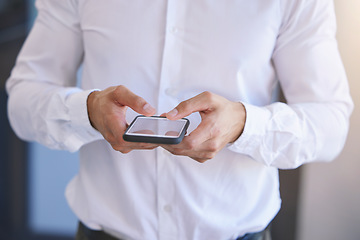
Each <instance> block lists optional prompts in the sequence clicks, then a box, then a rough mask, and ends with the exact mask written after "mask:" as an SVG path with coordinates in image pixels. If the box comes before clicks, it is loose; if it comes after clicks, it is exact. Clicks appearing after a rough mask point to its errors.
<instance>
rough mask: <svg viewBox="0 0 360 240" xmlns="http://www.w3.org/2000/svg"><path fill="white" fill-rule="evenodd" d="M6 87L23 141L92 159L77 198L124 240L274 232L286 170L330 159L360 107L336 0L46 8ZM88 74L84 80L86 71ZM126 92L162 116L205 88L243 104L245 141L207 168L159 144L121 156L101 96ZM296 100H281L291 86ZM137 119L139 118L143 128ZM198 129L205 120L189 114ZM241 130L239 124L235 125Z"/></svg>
mask: <svg viewBox="0 0 360 240" xmlns="http://www.w3.org/2000/svg"><path fill="white" fill-rule="evenodd" d="M36 6H37V9H38V17H37V19H36V21H35V25H34V27H33V29H32V30H31V32H30V34H29V36H28V38H27V40H26V42H25V44H24V46H23V48H22V50H21V52H20V54H19V57H18V59H17V62H16V65H15V67H14V70H13V71H12V74H11V76H10V78H9V80H8V82H7V91H8V94H9V103H8V104H9V118H10V121H11V124H12V126H13V128H14V130H15V132H16V133H17V134H18V135H19V136H20V137H21V138H23V139H25V140H28V141H37V142H40V143H42V144H44V145H46V146H48V147H49V148H53V149H62V150H68V151H80V154H79V156H80V169H79V173H78V174H77V176H75V177H74V179H73V180H72V181H71V182H70V183H69V185H68V187H67V190H66V197H67V200H68V202H69V205H70V206H71V208H72V209H73V211H74V212H75V214H76V215H77V216H78V218H79V219H80V220H81V221H82V222H83V223H85V224H86V225H87V226H89V227H91V228H93V229H103V230H104V231H106V232H108V233H111V234H113V235H114V236H117V237H120V238H123V239H150V240H152V239H159V240H162V239H164V240H173V239H174V240H175V239H178V240H184V239H193V240H203V239H224V240H226V239H235V238H236V237H238V236H242V235H244V234H245V233H249V232H256V231H259V230H262V229H264V228H265V227H266V226H267V224H268V223H269V222H270V221H271V220H272V219H273V217H274V216H275V215H276V214H277V212H278V210H279V208H280V205H281V199H280V194H279V180H278V169H279V168H280V169H289V168H296V167H298V166H300V165H302V164H305V163H309V162H314V161H330V160H332V159H334V158H335V157H336V156H337V155H338V154H339V152H340V151H341V149H342V147H343V145H344V142H345V139H346V135H347V131H348V124H349V123H348V120H349V115H350V114H351V111H352V108H353V105H352V100H351V97H350V95H349V88H348V84H347V79H346V74H345V71H344V68H343V65H342V62H341V59H340V56H339V52H338V48H337V43H336V39H335V32H336V20H335V14H334V9H333V3H332V1H325V0H314V1H306V0H252V1H244V0H232V1H218V0H181V1H180V0H171V1H165V0H154V1H145V0H133V1H127V0H106V1H95V0H61V1H59V0H37V2H36ZM79 69H80V70H79ZM116 85H124V86H126V87H127V88H128V89H129V90H130V91H132V92H134V93H135V94H137V95H139V96H141V97H143V98H144V99H145V100H146V101H148V102H149V103H150V104H151V105H152V106H154V107H155V108H156V109H157V111H158V113H159V114H161V113H164V112H167V111H169V110H171V109H172V108H173V107H175V106H176V105H177V104H178V103H180V102H181V101H183V100H186V99H188V98H191V97H193V96H195V95H197V94H199V93H201V92H203V91H210V92H213V93H216V94H218V95H221V96H223V97H225V98H227V99H229V100H231V101H237V102H242V103H243V104H244V106H245V108H246V123H245V128H244V131H243V133H242V135H241V136H240V137H239V138H238V139H237V140H236V141H235V142H234V143H232V144H228V145H227V146H226V147H225V148H224V149H222V150H221V151H220V152H219V153H218V154H217V155H216V156H215V158H213V159H211V160H209V161H207V162H206V163H203V164H200V163H198V162H196V161H194V160H192V159H190V158H188V157H185V156H174V155H171V154H170V153H168V152H167V151H165V150H164V149H162V148H160V147H158V148H156V149H154V150H135V151H132V152H130V153H128V154H122V153H120V152H116V151H115V150H113V149H112V147H111V146H110V144H109V143H108V142H106V141H105V140H104V139H103V137H102V135H101V134H100V133H99V132H98V131H96V130H95V129H93V127H92V126H91V124H90V122H89V118H88V113H87V106H86V100H87V97H88V95H89V93H90V92H92V91H93V90H94V89H100V90H101V89H105V88H107V87H109V86H116ZM279 85H280V86H281V89H282V91H283V93H284V96H285V98H286V103H281V102H278V101H276V89H277V87H278V86H279ZM136 115H137V113H135V112H134V111H132V110H131V109H129V110H128V112H127V116H126V118H127V120H128V121H129V122H130V121H131V120H132V119H133V118H134V117H135V116H136ZM189 120H190V122H191V124H190V128H189V131H188V132H191V131H192V130H193V129H195V128H196V126H197V125H198V124H199V122H200V121H201V119H200V117H199V114H197V113H194V114H192V115H190V116H189ZM234 121H237V119H234Z"/></svg>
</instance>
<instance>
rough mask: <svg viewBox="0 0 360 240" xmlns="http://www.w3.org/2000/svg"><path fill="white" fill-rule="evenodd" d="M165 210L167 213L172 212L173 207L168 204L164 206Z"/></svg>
mask: <svg viewBox="0 0 360 240" xmlns="http://www.w3.org/2000/svg"><path fill="white" fill-rule="evenodd" d="M164 211H165V212H167V213H171V212H172V207H171V206H170V205H168V204H167V205H165V206H164Z"/></svg>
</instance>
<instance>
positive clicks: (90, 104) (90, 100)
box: [86, 90, 99, 130]
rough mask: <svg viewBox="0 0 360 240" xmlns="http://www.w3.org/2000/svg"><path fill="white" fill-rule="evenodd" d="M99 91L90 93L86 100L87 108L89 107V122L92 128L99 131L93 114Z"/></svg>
mask: <svg viewBox="0 0 360 240" xmlns="http://www.w3.org/2000/svg"><path fill="white" fill-rule="evenodd" d="M98 92H99V90H94V91H92V92H90V94H89V95H88V97H87V100H86V106H87V113H88V118H89V122H90V124H91V126H92V127H93V128H95V129H96V130H98V129H97V128H96V126H95V124H94V121H93V118H94V117H93V112H94V103H95V99H96V95H97V94H98Z"/></svg>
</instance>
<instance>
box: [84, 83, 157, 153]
mask: <svg viewBox="0 0 360 240" xmlns="http://www.w3.org/2000/svg"><path fill="white" fill-rule="evenodd" d="M128 107H130V108H131V109H133V110H134V111H135V112H138V113H139V114H142V115H145V116H152V115H154V114H155V113H156V110H155V109H154V108H153V107H152V106H151V105H150V104H149V103H147V102H146V101H145V100H144V99H143V98H141V97H139V96H137V95H136V94H134V93H132V92H131V91H130V90H129V89H127V88H126V87H124V86H116V87H109V88H107V89H105V90H103V91H95V92H92V93H91V94H90V95H89V96H88V99H87V110H88V115H89V120H90V122H91V124H92V126H93V127H94V128H95V129H97V130H98V131H99V132H100V133H101V134H102V135H103V137H104V138H105V140H106V141H108V142H109V143H110V144H111V146H112V148H113V149H114V150H116V151H119V152H121V153H128V152H130V151H131V150H134V149H154V148H156V147H157V146H158V145H155V144H149V143H131V142H126V141H124V139H123V134H124V132H125V130H126V128H127V127H128V124H127V122H126V118H125V116H126V109H127V108H128Z"/></svg>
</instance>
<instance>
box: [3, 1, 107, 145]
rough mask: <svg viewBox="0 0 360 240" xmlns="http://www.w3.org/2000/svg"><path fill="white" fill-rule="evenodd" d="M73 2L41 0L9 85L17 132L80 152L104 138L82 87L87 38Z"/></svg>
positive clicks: (21, 135) (10, 104) (29, 139)
mask: <svg viewBox="0 0 360 240" xmlns="http://www.w3.org/2000/svg"><path fill="white" fill-rule="evenodd" d="M76 4H77V3H76V2H75V1H73V0H61V1H57V0H37V2H36V7H37V9H38V16H37V19H36V21H35V24H34V27H33V28H32V30H31V32H30V34H29V36H28V38H27V40H26V41H25V43H24V46H23V48H22V50H21V52H20V54H19V56H18V59H17V62H16V65H15V67H14V69H13V71H12V73H11V76H10V78H9V79H8V81H7V83H6V89H7V92H8V95H9V99H8V115H9V119H10V123H11V125H12V127H13V129H14V131H15V132H16V134H17V135H18V136H19V137H20V138H22V139H24V140H28V141H37V142H40V143H42V144H44V145H46V146H47V147H49V148H52V149H61V150H68V151H76V150H78V149H79V148H80V147H81V146H83V145H84V144H87V143H89V142H91V141H95V140H98V139H101V134H100V133H99V132H97V131H96V130H95V129H94V128H93V127H92V126H91V124H90V122H89V119H88V114H87V107H86V101H87V96H88V95H89V93H90V92H91V91H92V90H86V91H84V90H82V89H80V88H78V87H76V86H77V71H78V68H79V66H80V64H81V62H82V58H83V41H82V34H81V29H80V23H79V16H78V13H77V5H76Z"/></svg>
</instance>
